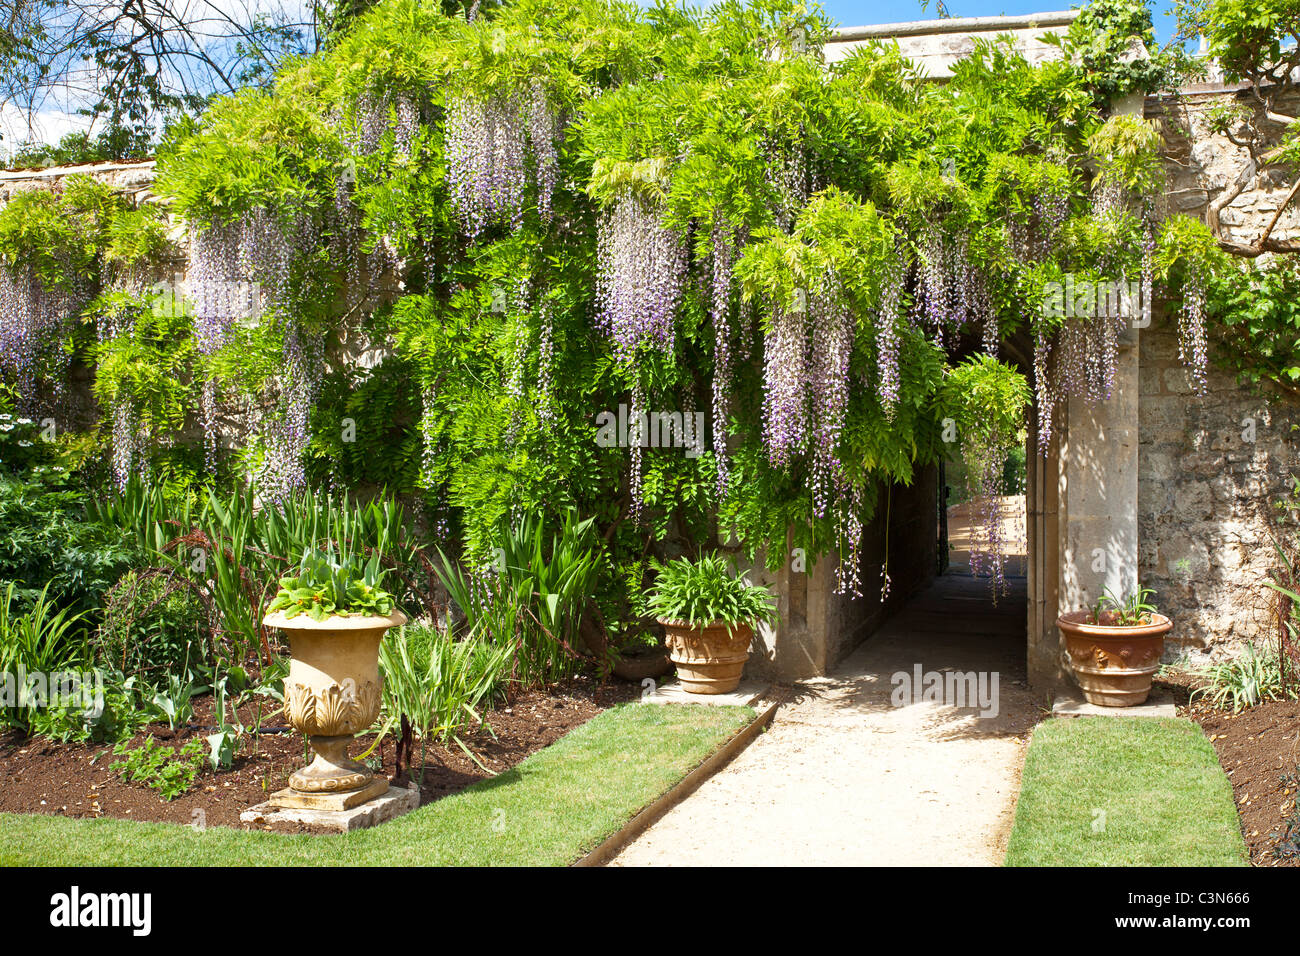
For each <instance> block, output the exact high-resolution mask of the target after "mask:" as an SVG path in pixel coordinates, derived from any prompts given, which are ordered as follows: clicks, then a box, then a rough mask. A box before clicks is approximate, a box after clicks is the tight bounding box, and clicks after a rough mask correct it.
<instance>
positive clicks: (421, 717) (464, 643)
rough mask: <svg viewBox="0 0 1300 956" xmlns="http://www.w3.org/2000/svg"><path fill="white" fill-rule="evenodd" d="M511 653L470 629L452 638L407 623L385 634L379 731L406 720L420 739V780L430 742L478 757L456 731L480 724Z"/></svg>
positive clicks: (381, 649) (503, 678)
mask: <svg viewBox="0 0 1300 956" xmlns="http://www.w3.org/2000/svg"><path fill="white" fill-rule="evenodd" d="M513 654H514V648H513V647H511V646H510V645H509V644H498V643H494V642H492V641H490V640H485V639H483V638H482V637H481V636H479V635H478V634H475V633H470V634H469V635H467V636H466V637H465V638H464V639H461V640H456V639H455V638H453V637H452V635H451V634H450V633H449V632H448V631H442V630H438V629H437V628H431V627H423V626H407V627H401V628H397V629H395V630H392V631H389V632H388V633H387V634H386V635H385V636H384V640H383V643H382V644H381V645H380V647H379V666H380V667H381V668H382V670H383V673H384V714H385V723H384V733H388V732H389V731H391V730H392V729H393V727H394V726H395V725H396V724H397V723H398V722H399V721H400V720H401V718H403V717H405V718H406V720H407V722H408V725H409V726H410V728H411V730H412V731H413V732H414V734H415V736H417V737H419V738H420V746H421V752H422V756H421V766H420V777H421V780H423V776H424V761H425V759H427V747H428V744H429V742H430V741H453V742H454V743H455V744H456V745H457V746H458V747H460V748H461V749H462V750H463V751H465V753H466V754H468V755H469V756H470V757H471V759H475V760H476V761H477V758H475V757H474V754H473V753H472V752H471V751H470V749H469V748H468V747H467V746H466V745H465V743H464V741H463V739H462V738H461V729H462V728H463V727H464V726H465V725H466V724H468V723H469V722H471V721H473V722H475V723H481V724H482V723H484V721H483V718H482V717H481V716H480V714H479V709H480V708H481V707H482V705H484V704H485V703H490V702H491V701H492V700H493V699H494V698H496V697H497V696H498V695H500V694H501V693H502V691H503V690H504V687H505V684H506V681H507V680H508V679H509V674H510V669H511V665H512V658H513ZM484 726H486V724H484ZM489 729H490V728H489Z"/></svg>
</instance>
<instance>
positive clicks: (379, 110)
mask: <svg viewBox="0 0 1300 956" xmlns="http://www.w3.org/2000/svg"><path fill="white" fill-rule="evenodd" d="M355 113H356V124H357V131H356V134H355V135H353V134H352V133H351V132H349V133H348V134H347V135H346V137H345V141H346V142H347V144H348V145H349V146H351V147H353V149H354V151H356V152H359V153H361V154H362V155H370V154H371V153H373V152H375V150H377V149H378V148H379V146H380V144H381V143H382V142H383V139H384V136H385V135H386V134H387V133H388V132H389V131H390V130H391V131H392V133H393V148H394V149H395V150H397V152H399V153H401V154H402V155H403V156H410V155H411V146H412V144H413V143H414V142H415V136H416V134H417V133H418V132H419V131H420V107H419V104H418V103H416V101H415V99H414V98H413V97H411V96H410V95H408V94H406V93H397V94H392V93H387V92H379V91H376V90H371V91H368V92H366V93H362V94H361V95H360V96H359V97H357V102H356V108H355Z"/></svg>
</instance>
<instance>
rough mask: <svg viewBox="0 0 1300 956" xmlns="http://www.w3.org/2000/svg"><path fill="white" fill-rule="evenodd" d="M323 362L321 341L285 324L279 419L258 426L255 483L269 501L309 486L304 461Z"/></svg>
mask: <svg viewBox="0 0 1300 956" xmlns="http://www.w3.org/2000/svg"><path fill="white" fill-rule="evenodd" d="M324 358H325V348H324V340H323V337H322V336H320V335H318V334H313V333H310V332H308V331H307V330H305V329H304V328H303V327H302V326H301V325H300V324H299V323H297V322H287V323H286V327H285V330H284V374H283V375H282V377H281V388H280V402H279V409H278V412H279V414H278V415H272V416H270V417H269V418H267V419H266V420H264V421H263V422H262V430H263V434H262V440H263V453H264V457H263V463H262V470H261V472H260V474H259V480H260V483H261V488H262V493H263V495H264V496H265V497H266V498H267V499H268V500H270V501H277V502H282V501H285V500H287V499H288V498H290V497H291V496H292V495H294V494H296V493H297V492H299V491H301V490H302V489H303V488H305V487H306V485H307V479H306V474H305V472H304V470H303V461H302V456H303V453H304V452H305V451H306V450H307V444H308V441H309V439H310V437H311V436H310V433H309V431H308V420H309V418H310V416H311V410H312V407H313V406H314V405H315V403H316V396H317V393H318V392H319V389H320V382H321V379H322V378H323V376H324V371H325V369H324Z"/></svg>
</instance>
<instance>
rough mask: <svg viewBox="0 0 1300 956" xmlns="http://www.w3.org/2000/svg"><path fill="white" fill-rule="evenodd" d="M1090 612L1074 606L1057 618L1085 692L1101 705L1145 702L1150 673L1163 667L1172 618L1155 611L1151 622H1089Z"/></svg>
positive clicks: (1076, 675) (1124, 704)
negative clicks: (1072, 609) (1122, 623)
mask: <svg viewBox="0 0 1300 956" xmlns="http://www.w3.org/2000/svg"><path fill="white" fill-rule="evenodd" d="M1091 617H1092V612H1091V611H1071V612H1070V613H1068V614H1062V615H1061V616H1060V617H1058V618H1057V619H1056V626H1057V627H1058V628H1059V629H1060V631H1061V636H1062V637H1064V638H1065V654H1066V657H1067V658H1068V659H1069V662H1070V669H1071V670H1072V671H1073V672H1074V676H1075V679H1076V680H1078V682H1079V687H1080V689H1081V690H1082V691H1083V696H1084V697H1085V698H1086V699H1087V700H1088V703H1090V704H1098V705H1100V706H1102V707H1132V706H1134V705H1135V704H1140V703H1142V702H1143V701H1145V700H1146V699H1147V695H1148V694H1150V693H1151V678H1152V677H1154V676H1155V673H1156V670H1157V669H1158V668H1159V667H1160V655H1161V654H1162V653H1164V649H1165V635H1166V634H1167V633H1169V629H1170V628H1171V627H1173V622H1172V621H1170V620H1169V618H1167V617H1165V616H1164V615H1163V614H1152V615H1151V623H1149V624H1139V625H1136V626H1132V627H1126V626H1119V625H1108V624H1088V623H1086V622H1087V621H1088V619H1090V618H1091ZM1112 617H1113V615H1112ZM1105 618H1106V615H1103V616H1102V619H1103V620H1105Z"/></svg>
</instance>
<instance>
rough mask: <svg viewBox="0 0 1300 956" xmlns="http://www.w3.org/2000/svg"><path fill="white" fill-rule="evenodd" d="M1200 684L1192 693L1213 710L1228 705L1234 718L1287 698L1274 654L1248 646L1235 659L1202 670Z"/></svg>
mask: <svg viewBox="0 0 1300 956" xmlns="http://www.w3.org/2000/svg"><path fill="white" fill-rule="evenodd" d="M1199 676H1200V677H1201V678H1202V679H1203V680H1204V684H1203V685H1202V686H1201V687H1198V688H1196V689H1195V690H1194V691H1193V692H1192V693H1193V695H1194V696H1196V697H1202V698H1205V699H1206V700H1208V701H1210V703H1212V704H1213V705H1214V706H1215V707H1227V706H1228V705H1229V704H1231V705H1232V712H1233V713H1234V714H1236V713H1240V712H1241V711H1242V710H1244V709H1246V708H1247V707H1254V706H1255V705H1256V704H1258V703H1260V702H1261V701H1265V700H1281V699H1283V698H1285V697H1287V696H1288V694H1287V689H1286V684H1285V682H1284V680H1283V674H1282V666H1281V663H1280V662H1279V660H1278V657H1277V655H1276V654H1273V653H1270V652H1269V651H1261V650H1258V649H1257V648H1256V647H1255V644H1254V642H1253V641H1252V642H1250V643H1248V644H1247V645H1246V648H1245V650H1243V651H1242V652H1241V653H1240V654H1238V655H1237V656H1236V657H1232V658H1229V659H1228V660H1226V661H1222V662H1220V663H1218V664H1211V665H1208V666H1206V667H1205V668H1204V669H1202V670H1201V671H1200V673H1199Z"/></svg>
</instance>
